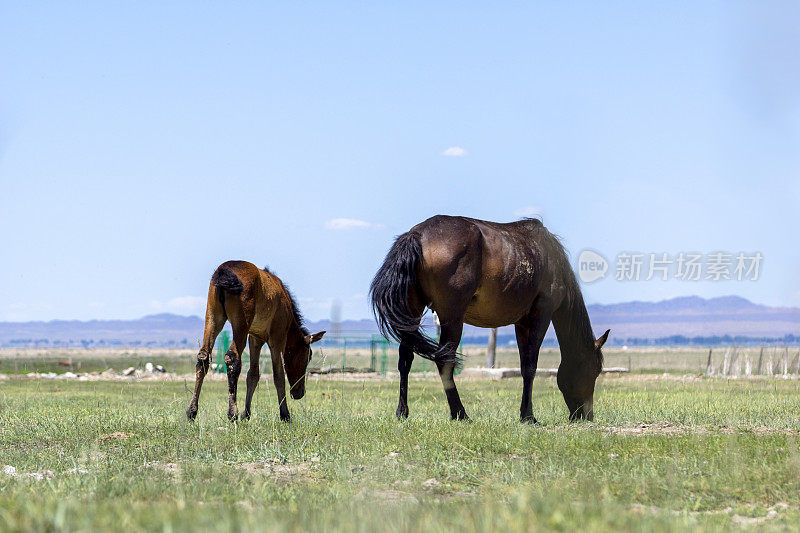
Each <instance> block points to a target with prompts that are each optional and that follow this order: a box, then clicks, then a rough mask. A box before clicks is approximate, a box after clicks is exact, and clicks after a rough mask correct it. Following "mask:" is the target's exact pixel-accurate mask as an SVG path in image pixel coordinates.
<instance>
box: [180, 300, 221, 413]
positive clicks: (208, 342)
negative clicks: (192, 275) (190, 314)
mask: <svg viewBox="0 0 800 533" xmlns="http://www.w3.org/2000/svg"><path fill="white" fill-rule="evenodd" d="M225 320H226V317H225V310H224V309H223V308H222V306H221V305H220V304H219V301H218V300H217V297H216V292H215V289H214V290H210V291H209V298H208V306H207V308H206V325H205V330H204V331H203V345H202V347H201V348H200V352H199V353H198V354H197V364H196V365H195V378H194V394H192V400H191V401H190V402H189V408H188V409H187V410H186V418H188V419H189V420H194V419H195V417H196V416H197V402H198V400H199V399H200V389H201V388H203V379H205V377H206V373H207V372H208V367H209V366H210V365H211V352H212V351H213V350H214V342H215V341H216V340H217V337H218V336H219V333H220V331H222V328H223V327H224V326H225Z"/></svg>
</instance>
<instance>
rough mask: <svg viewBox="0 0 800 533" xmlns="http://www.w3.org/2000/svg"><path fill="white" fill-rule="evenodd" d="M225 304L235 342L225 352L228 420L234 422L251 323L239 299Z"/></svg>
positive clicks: (232, 299) (237, 416) (237, 414)
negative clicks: (243, 357) (237, 393)
mask: <svg viewBox="0 0 800 533" xmlns="http://www.w3.org/2000/svg"><path fill="white" fill-rule="evenodd" d="M225 305H226V309H227V311H228V319H229V320H230V322H231V328H232V329H233V342H232V343H231V347H230V349H229V350H228V352H227V353H226V354H225V366H226V367H227V369H228V420H230V421H231V422H233V421H235V420H236V419H237V418H239V408H238V407H237V406H236V388H237V386H238V384H239V374H240V373H241V372H242V354H243V353H244V349H245V347H246V346H247V333H248V331H249V330H250V324H249V323H248V321H247V319H246V318H245V315H244V310H243V309H242V305H241V303H240V302H239V300H238V299H234V298H229V299H228V300H226V302H225Z"/></svg>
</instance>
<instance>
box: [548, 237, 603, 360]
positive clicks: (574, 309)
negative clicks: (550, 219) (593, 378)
mask: <svg viewBox="0 0 800 533" xmlns="http://www.w3.org/2000/svg"><path fill="white" fill-rule="evenodd" d="M541 228H542V229H543V230H544V233H545V235H544V237H545V242H546V243H547V245H548V247H550V248H551V250H550V251H551V252H554V253H551V254H549V255H550V257H551V258H552V260H554V261H556V262H557V264H556V269H557V270H558V271H559V272H560V273H561V280H562V282H563V284H564V289H565V291H566V293H565V296H564V302H563V303H562V307H561V313H560V314H561V315H562V317H563V318H564V324H563V326H564V329H565V333H566V336H565V337H566V338H565V339H564V340H572V342H575V343H576V344H577V343H588V345H589V346H591V347H592V349H593V352H594V354H595V364H596V365H597V369H598V371H600V370H602V368H603V353H602V351H601V350H594V331H593V330H592V324H591V322H590V321H589V313H588V311H586V303H585V302H584V300H583V293H582V292H581V287H580V284H579V283H578V278H576V277H575V272H574V271H573V270H572V266H571V265H570V262H569V256H568V254H567V250H566V249H565V248H564V245H563V244H561V241H560V239H559V238H558V236H556V235H554V234H552V233H550V231H548V230H547V229H546V228H545V227H544V226H541ZM560 342H562V339H561V338H559V343H560Z"/></svg>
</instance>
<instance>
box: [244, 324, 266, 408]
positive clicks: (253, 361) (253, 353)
mask: <svg viewBox="0 0 800 533" xmlns="http://www.w3.org/2000/svg"><path fill="white" fill-rule="evenodd" d="M262 346H264V341H262V340H259V339H257V338H255V337H254V336H252V335H250V370H248V371H247V396H246V397H245V399H244V412H242V418H244V419H248V418H250V403H251V402H252V401H253V393H254V392H255V391H256V387H258V379H259V378H260V377H261V369H260V368H259V366H258V365H259V363H258V359H259V357H260V356H261V347H262Z"/></svg>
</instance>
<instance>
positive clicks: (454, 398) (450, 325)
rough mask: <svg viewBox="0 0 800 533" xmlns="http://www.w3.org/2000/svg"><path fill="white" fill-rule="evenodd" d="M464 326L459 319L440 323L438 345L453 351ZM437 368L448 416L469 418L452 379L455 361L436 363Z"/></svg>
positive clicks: (455, 418)
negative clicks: (448, 408) (448, 409)
mask: <svg viewBox="0 0 800 533" xmlns="http://www.w3.org/2000/svg"><path fill="white" fill-rule="evenodd" d="M463 328H464V322H462V321H461V319H459V320H457V321H448V322H446V323H443V324H442V333H441V336H440V337H439V347H440V348H443V347H445V346H447V347H449V348H452V351H453V353H455V351H456V349H457V348H458V344H459V343H460V342H461V332H462V330H463ZM436 367H437V368H438V369H439V377H440V378H441V379H442V386H443V387H444V393H445V396H447V403H448V404H449V405H450V418H452V419H453V420H469V417H468V416H467V412H466V411H465V410H464V406H463V405H462V404H461V398H460V397H459V396H458V389H457V388H456V382H455V380H454V379H453V370H454V369H455V363H439V362H437V363H436Z"/></svg>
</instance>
